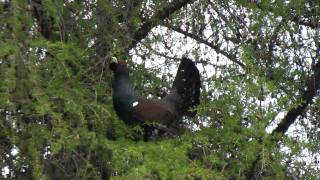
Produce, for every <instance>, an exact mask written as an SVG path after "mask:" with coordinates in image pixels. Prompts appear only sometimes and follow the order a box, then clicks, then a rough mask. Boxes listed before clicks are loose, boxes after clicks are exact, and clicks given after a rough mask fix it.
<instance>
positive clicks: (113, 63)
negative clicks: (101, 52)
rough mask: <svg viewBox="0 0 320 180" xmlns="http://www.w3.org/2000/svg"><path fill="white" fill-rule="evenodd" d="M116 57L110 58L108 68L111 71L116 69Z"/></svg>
mask: <svg viewBox="0 0 320 180" xmlns="http://www.w3.org/2000/svg"><path fill="white" fill-rule="evenodd" d="M117 64H118V59H117V58H116V57H112V58H111V63H110V64H109V68H110V69H111V70H112V71H115V70H116V69H117Z"/></svg>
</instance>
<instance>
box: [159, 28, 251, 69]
mask: <svg viewBox="0 0 320 180" xmlns="http://www.w3.org/2000/svg"><path fill="white" fill-rule="evenodd" d="M164 26H166V27H167V28H170V29H172V30H174V31H176V32H178V33H181V34H183V35H185V36H187V37H190V38H192V39H194V40H196V41H198V42H200V43H202V44H205V45H207V46H209V47H211V48H212V49H214V50H215V51H216V52H217V53H219V54H222V55H224V56H225V57H227V58H228V59H230V61H232V62H234V63H236V64H238V65H239V66H241V67H242V68H243V69H245V68H246V65H245V64H243V63H242V62H240V61H238V60H237V59H236V55H235V54H229V53H227V52H225V51H223V50H221V49H220V45H215V44H213V43H212V42H209V41H208V40H206V39H203V38H202V37H200V36H197V35H195V34H192V33H189V32H187V31H184V30H182V29H180V28H178V27H175V26H172V25H170V24H164Z"/></svg>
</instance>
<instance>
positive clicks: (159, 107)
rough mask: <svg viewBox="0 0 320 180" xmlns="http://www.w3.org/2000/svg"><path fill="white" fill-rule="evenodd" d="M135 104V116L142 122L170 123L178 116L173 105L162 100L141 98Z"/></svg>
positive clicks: (133, 112)
mask: <svg viewBox="0 0 320 180" xmlns="http://www.w3.org/2000/svg"><path fill="white" fill-rule="evenodd" d="M133 106H134V107H133V111H132V114H133V117H134V118H135V119H137V120H138V121H141V122H156V123H160V124H164V125H170V124H171V123H173V122H174V120H175V119H176V118H177V117H176V114H175V112H174V108H173V107H172V105H170V104H168V103H166V102H164V101H161V100H155V99H140V100H138V101H136V102H134V103H133Z"/></svg>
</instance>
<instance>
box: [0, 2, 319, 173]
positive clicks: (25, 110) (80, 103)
mask: <svg viewBox="0 0 320 180" xmlns="http://www.w3.org/2000/svg"><path fill="white" fill-rule="evenodd" d="M5 2H7V1H5ZM30 2H32V3H30ZM172 2H179V3H182V2H184V1H172ZM169 4H170V3H168V1H165V3H164V1H163V0H155V1H134V0H129V1H124V0H117V1H101V0H99V1H97V2H92V1H50V0H45V1H41V3H38V1H28V2H27V1H10V3H9V5H8V7H6V5H5V3H4V2H3V1H1V3H0V6H1V8H0V24H1V28H0V157H1V161H0V169H1V171H2V174H1V175H0V176H1V178H3V177H7V178H9V179H25V178H27V179H109V178H111V179H248V178H249V177H252V179H289V178H310V179H312V178H314V179H315V178H317V175H318V174H319V168H318V167H319V163H313V164H312V163H309V164H308V165H306V164H305V162H306V161H307V160H308V161H309V160H310V161H311V157H313V158H314V159H315V160H314V162H317V161H319V160H318V159H317V158H316V157H317V155H318V154H317V153H318V152H319V149H320V143H319V142H320V141H319V116H320V111H319V107H320V101H319V97H318V96H319V94H316V93H313V94H312V95H313V98H312V102H311V103H310V104H308V106H307V108H306V109H304V111H303V113H300V114H299V115H300V116H299V117H298V118H296V119H295V120H294V121H295V124H293V125H295V127H298V128H299V129H298V130H301V129H302V130H303V132H304V133H300V132H299V133H294V132H293V133H291V134H290V133H287V134H284V133H283V134H281V133H279V134H275V135H274V134H270V133H267V132H266V128H267V127H270V124H275V126H276V125H277V123H278V122H277V121H278V120H277V119H276V116H277V115H278V114H279V112H288V111H290V110H292V109H295V108H299V107H301V104H303V103H304V102H306V98H305V94H307V93H308V92H307V91H306V89H307V85H308V83H309V82H313V83H314V84H313V85H314V86H312V87H314V89H312V90H316V88H319V87H317V86H316V85H317V79H311V80H312V81H310V77H312V76H314V75H316V73H315V69H316V68H317V67H316V66H315V65H316V63H317V62H318V59H319V53H317V52H318V51H317V50H318V49H319V47H318V46H319V44H317V43H318V39H319V33H318V32H317V31H316V30H315V29H316V28H317V27H318V22H319V8H320V6H319V3H316V2H313V1H297V2H288V1H284V2H282V1H274V2H270V1H260V2H253V1H242V0H239V1H228V2H227V1H192V2H190V3H187V4H188V5H184V6H183V7H182V8H178V9H177V10H174V7H172V8H169V9H168V5H169ZM164 10H166V11H165V12H164ZM156 12H160V13H158V14H157V13H156ZM167 13H169V15H168V16H167ZM154 14H157V15H158V17H157V18H154V16H153V15H154ZM163 17H167V18H164V19H162V18H163ZM149 18H150V19H149ZM153 27H156V28H155V29H156V30H154V29H152V28H153ZM158 27H161V28H158ZM164 27H166V28H164ZM46 28H47V29H46ZM148 28H150V29H148ZM157 28H158V29H157ZM159 29H160V30H159ZM46 31H48V32H47V33H49V34H50V36H46V34H45V33H46ZM144 31H147V32H144ZM158 31H161V32H158ZM174 31H177V32H179V33H180V34H177V33H175V32H174ZM305 32H307V33H305ZM316 32H317V33H316ZM144 34H145V36H143V35H144ZM182 34H183V35H182ZM208 34H209V35H208ZM140 36H141V37H142V39H139V38H140ZM137 42H139V43H140V44H138V45H136V44H135V43H137ZM179 44H182V45H180V46H179ZM186 44H187V45H186ZM203 44H205V47H204V46H203ZM130 45H133V46H134V48H133V49H127V48H128V47H129V46H130ZM129 50H130V52H128V51H129ZM184 51H185V52H184ZM310 52H311V53H310ZM183 53H186V54H188V55H190V56H192V57H193V59H194V60H195V61H196V62H197V63H198V64H197V65H198V67H199V69H200V67H201V72H202V80H203V82H202V84H203V87H202V92H201V104H200V105H199V106H198V107H196V109H197V112H198V113H197V117H196V118H194V119H192V118H185V119H183V122H184V124H182V128H181V134H180V136H179V137H174V138H166V137H159V138H156V140H152V141H147V142H145V141H142V137H141V136H142V134H141V132H143V127H141V126H135V127H130V126H127V125H125V124H124V123H123V122H122V121H121V120H119V119H118V118H117V117H116V115H115V113H114V110H113V105H112V98H111V91H112V90H111V79H112V75H111V71H110V70H109V69H108V63H109V60H110V58H111V57H112V56H117V57H119V58H127V62H128V64H129V67H130V70H131V74H130V75H131V77H132V80H133V81H134V83H135V88H136V90H137V91H138V92H139V93H140V94H141V95H143V96H148V95H152V96H153V97H155V98H157V97H163V96H164V95H165V92H166V91H167V90H169V89H170V85H171V82H172V80H173V77H172V75H171V74H172V73H175V72H171V71H172V70H171V67H173V65H176V64H177V63H178V62H179V60H178V58H180V57H181V56H182V54H183ZM163 59H165V61H164V63H163V64H161V60H163ZM221 59H222V60H221ZM132 60H137V61H132ZM152 61H156V62H157V63H158V62H159V63H158V65H157V66H153V64H152V67H151V68H150V69H147V68H146V67H150V65H147V64H148V63H149V64H150V62H152ZM137 62H141V63H137ZM230 62H231V63H230ZM239 62H240V63H241V64H243V66H242V65H241V64H240V63H239ZM163 65H164V66H163ZM315 67H316V68H315ZM206 69H207V70H208V69H213V73H212V72H211V74H210V70H208V72H209V74H208V72H207V71H206ZM163 72H168V73H167V74H164V73H163ZM169 81H171V82H169ZM310 86H311V85H310ZM312 90H311V91H312ZM312 103H313V104H312ZM280 120H281V119H280ZM292 134H299V135H300V134H302V135H301V136H297V137H294V136H292ZM304 136H306V137H304ZM306 139H307V141H305V140H306ZM306 151H307V152H309V154H308V155H310V157H309V159H307V160H306V159H303V158H301V157H300V156H301V154H302V155H304V154H303V153H305V152H306ZM312 162H313V159H312ZM5 169H8V170H9V172H10V173H9V174H5V172H4V170H5Z"/></svg>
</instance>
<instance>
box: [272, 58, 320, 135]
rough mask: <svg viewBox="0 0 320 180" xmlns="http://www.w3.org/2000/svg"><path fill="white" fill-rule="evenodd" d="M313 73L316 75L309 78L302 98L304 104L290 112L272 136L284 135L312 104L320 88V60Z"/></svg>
mask: <svg viewBox="0 0 320 180" xmlns="http://www.w3.org/2000/svg"><path fill="white" fill-rule="evenodd" d="M313 72H314V74H313V75H312V76H311V77H310V78H309V80H308V82H307V90H306V91H305V92H304V93H303V95H302V97H301V98H300V99H302V100H303V102H302V103H301V104H300V105H299V106H297V107H295V108H292V109H291V110H289V112H288V113H287V115H286V116H285V117H284V118H283V119H282V121H281V122H280V123H279V124H278V126H277V128H276V129H274V130H273V132H272V134H275V133H282V134H284V133H285V132H286V131H287V130H288V128H289V127H290V125H291V124H293V123H294V121H295V120H296V119H297V117H298V116H299V115H302V114H303V112H304V111H305V110H306V108H307V107H308V105H309V104H312V99H313V98H314V97H315V96H316V94H317V90H318V89H319V88H320V86H319V85H320V83H319V81H320V60H318V63H317V64H315V66H314V67H313Z"/></svg>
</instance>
